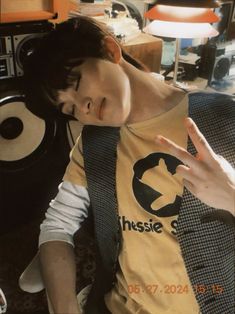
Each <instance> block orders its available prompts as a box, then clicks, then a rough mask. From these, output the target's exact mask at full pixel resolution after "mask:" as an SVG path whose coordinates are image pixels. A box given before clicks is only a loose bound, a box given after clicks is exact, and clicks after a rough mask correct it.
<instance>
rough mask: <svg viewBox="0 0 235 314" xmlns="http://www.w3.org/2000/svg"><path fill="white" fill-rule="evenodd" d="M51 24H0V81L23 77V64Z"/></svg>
mask: <svg viewBox="0 0 235 314" xmlns="http://www.w3.org/2000/svg"><path fill="white" fill-rule="evenodd" d="M51 29H53V24H51V23H49V22H47V21H39V22H24V23H14V24H0V79H7V78H12V77H19V76H22V75H23V62H24V60H25V59H26V58H27V55H29V54H30V53H32V49H34V48H35V47H36V45H37V42H38V41H39V39H40V38H41V37H43V36H44V35H45V34H46V33H47V32H49V31H50V30H51Z"/></svg>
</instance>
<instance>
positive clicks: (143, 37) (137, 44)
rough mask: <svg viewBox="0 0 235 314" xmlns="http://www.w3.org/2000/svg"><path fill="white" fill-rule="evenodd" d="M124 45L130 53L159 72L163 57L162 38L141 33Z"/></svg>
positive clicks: (150, 68) (153, 70) (151, 69)
mask: <svg viewBox="0 0 235 314" xmlns="http://www.w3.org/2000/svg"><path fill="white" fill-rule="evenodd" d="M124 47H125V50H126V51H127V52H128V53H129V54H130V55H132V56H133V57H134V58H136V59H138V60H140V61H141V62H142V63H144V64H145V65H146V66H147V67H148V68H149V70H150V71H152V72H158V73H159V71H160V66H161V57H162V40H161V39H159V38H156V37H153V36H151V35H148V34H144V33H141V34H140V35H139V36H138V37H136V38H134V39H133V40H131V41H128V42H127V43H125V44H124Z"/></svg>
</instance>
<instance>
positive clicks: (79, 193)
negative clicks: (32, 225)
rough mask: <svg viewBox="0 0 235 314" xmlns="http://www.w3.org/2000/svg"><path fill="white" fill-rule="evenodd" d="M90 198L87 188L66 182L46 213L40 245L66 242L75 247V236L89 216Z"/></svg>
mask: <svg viewBox="0 0 235 314" xmlns="http://www.w3.org/2000/svg"><path fill="white" fill-rule="evenodd" d="M89 205H90V198H89V195H88V191H87V189H86V188H85V187H82V186H79V185H75V184H72V183H70V182H67V181H64V182H62V183H61V184H60V185H59V191H58V194H57V196H56V197H55V199H54V200H52V201H51V202H50V207H49V208H48V210H47V212H46V218H45V219H44V221H43V222H42V224H41V226H40V229H41V232H40V236H39V245H41V244H42V243H44V242H48V241H64V242H68V243H70V244H71V245H73V246H74V243H73V235H74V233H75V232H76V231H77V230H78V229H79V228H80V226H81V223H82V222H83V221H84V219H86V218H87V216H88V207H89Z"/></svg>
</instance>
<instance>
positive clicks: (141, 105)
mask: <svg viewBox="0 0 235 314" xmlns="http://www.w3.org/2000/svg"><path fill="white" fill-rule="evenodd" d="M122 66H123V70H124V71H125V73H126V74H127V76H128V77H129V81H130V88H131V100H130V101H131V112H130V115H129V117H128V121H127V123H128V124H129V123H135V122H141V121H145V120H148V119H151V118H153V117H156V116H158V115H160V114H162V113H164V112H166V111H168V110H170V109H171V108H173V107H175V106H176V105H177V104H178V103H179V102H180V101H181V100H182V98H183V97H184V95H185V92H183V91H182V90H180V89H178V88H175V87H173V86H171V85H167V84H166V83H164V82H161V81H159V80H158V79H156V78H155V77H154V76H152V75H151V74H150V73H148V72H144V71H141V70H138V69H137V68H135V67H133V66H132V65H130V64H129V63H127V62H125V61H124V60H123V65H122Z"/></svg>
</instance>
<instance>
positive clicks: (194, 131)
mask: <svg viewBox="0 0 235 314" xmlns="http://www.w3.org/2000/svg"><path fill="white" fill-rule="evenodd" d="M185 125H186V128H187V130H188V134H189V137H190V138H191V140H192V142H193V145H194V146H195V148H196V150H197V152H198V153H199V154H200V155H201V156H203V157H212V156H214V151H213V149H212V148H211V146H210V144H209V143H208V142H207V140H206V138H205V136H204V135H203V134H202V133H201V131H200V130H199V128H198V127H197V125H196V123H195V122H194V121H193V120H192V119H191V118H186V119H185Z"/></svg>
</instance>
